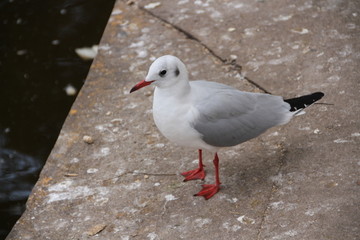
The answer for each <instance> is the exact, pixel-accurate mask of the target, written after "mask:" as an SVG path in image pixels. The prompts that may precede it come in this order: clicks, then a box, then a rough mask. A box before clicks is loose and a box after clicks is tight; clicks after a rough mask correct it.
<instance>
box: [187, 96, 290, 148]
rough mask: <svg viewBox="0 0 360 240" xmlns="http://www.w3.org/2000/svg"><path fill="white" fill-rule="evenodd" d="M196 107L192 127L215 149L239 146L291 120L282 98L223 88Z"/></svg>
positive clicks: (287, 105) (286, 105)
mask: <svg viewBox="0 0 360 240" xmlns="http://www.w3.org/2000/svg"><path fill="white" fill-rule="evenodd" d="M195 108H196V109H197V110H198V112H199V117H198V118H197V119H195V121H194V122H193V123H192V124H193V127H194V128H195V129H196V130H197V131H198V132H200V133H201V134H202V139H203V140H204V141H205V142H206V143H207V144H210V145H212V146H217V147H229V146H234V145H237V144H240V143H242V142H245V141H247V140H250V139H252V138H254V137H257V136H258V135H260V134H261V133H263V132H265V131H266V130H267V129H268V128H270V127H273V126H276V125H280V124H285V123H287V122H288V121H289V120H290V119H291V117H292V114H291V113H290V111H289V110H290V105H289V104H287V103H285V102H284V101H283V99H282V97H278V96H273V95H269V94H260V93H248V92H241V91H238V90H235V89H222V90H221V91H219V92H217V93H215V94H214V95H212V96H211V97H209V99H203V100H202V101H201V102H198V104H196V106H195Z"/></svg>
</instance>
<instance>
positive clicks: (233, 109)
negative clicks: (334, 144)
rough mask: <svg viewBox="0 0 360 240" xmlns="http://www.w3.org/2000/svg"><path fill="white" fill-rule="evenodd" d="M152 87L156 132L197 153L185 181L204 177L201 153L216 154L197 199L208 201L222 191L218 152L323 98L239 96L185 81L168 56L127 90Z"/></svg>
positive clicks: (221, 88) (220, 87)
mask: <svg viewBox="0 0 360 240" xmlns="http://www.w3.org/2000/svg"><path fill="white" fill-rule="evenodd" d="M150 84H151V85H154V86H155V92H154V101H153V117H154V120H155V124H156V126H157V127H158V128H159V130H160V132H161V133H162V134H163V135H164V136H165V137H166V138H168V139H169V140H170V141H172V142H174V143H176V144H178V145H181V146H186V147H193V148H196V149H198V152H199V167H198V168H197V169H195V170H191V171H188V172H184V173H182V175H183V176H184V177H185V180H184V181H188V180H194V179H202V180H203V179H204V178H205V170H204V165H203V162H202V149H206V150H209V151H211V152H214V154H215V157H214V160H213V163H214V166H215V179H216V180H215V184H204V185H202V187H203V189H202V190H201V191H200V192H198V193H197V194H195V196H203V197H205V199H209V198H211V197H212V196H213V195H214V194H215V193H217V192H218V191H219V189H220V184H221V183H220V178H219V157H218V154H217V152H218V150H219V149H220V148H222V147H231V146H235V145H237V144H240V143H242V142H245V141H247V140H250V139H252V138H255V137H257V136H259V135H260V134H261V133H263V132H265V131H266V130H267V129H268V128H271V127H273V126H277V125H281V124H285V123H287V122H289V120H290V119H291V118H292V117H293V116H294V115H295V114H296V113H298V112H299V111H301V109H303V108H305V107H307V106H309V105H311V104H312V103H314V102H316V101H317V100H319V99H321V98H322V97H323V96H324V94H323V93H321V92H316V93H313V94H310V95H306V96H302V97H298V98H293V99H288V100H284V99H283V98H282V97H279V96H273V95H269V94H262V93H251V92H242V91H239V90H237V89H235V88H233V87H230V86H227V85H224V84H221V83H216V82H209V81H202V80H199V81H189V80H188V72H187V70H186V67H185V65H184V63H183V62H182V61H181V60H180V59H178V58H177V57H174V56H170V55H166V56H162V57H160V58H158V59H156V60H155V61H154V62H153V63H152V64H151V66H150V69H149V72H148V74H147V76H146V78H145V80H143V81H141V82H139V83H138V84H136V85H135V86H134V87H133V88H132V89H131V91H130V92H134V91H136V90H138V89H140V88H142V87H145V86H147V85H150Z"/></svg>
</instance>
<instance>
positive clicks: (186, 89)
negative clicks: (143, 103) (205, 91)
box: [156, 79, 190, 98]
mask: <svg viewBox="0 0 360 240" xmlns="http://www.w3.org/2000/svg"><path fill="white" fill-rule="evenodd" d="M156 91H157V92H158V93H159V94H161V95H163V96H167V97H175V98H182V97H186V96H187V95H188V94H189V93H190V84H189V81H188V80H187V79H183V80H181V81H176V82H175V83H173V84H171V85H169V86H157V87H156Z"/></svg>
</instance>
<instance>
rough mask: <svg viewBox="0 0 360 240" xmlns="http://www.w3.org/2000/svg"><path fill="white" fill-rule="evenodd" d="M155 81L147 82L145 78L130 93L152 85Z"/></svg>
mask: <svg viewBox="0 0 360 240" xmlns="http://www.w3.org/2000/svg"><path fill="white" fill-rule="evenodd" d="M152 82H153V81H150V82H146V81H145V80H142V81H141V82H139V83H138V84H136V85H135V86H134V87H133V88H132V89H131V90H130V93H132V92H135V91H136V90H139V89H140V88H143V87H146V86H147V85H150V84H151V83H152Z"/></svg>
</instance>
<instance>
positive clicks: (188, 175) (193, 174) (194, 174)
mask: <svg viewBox="0 0 360 240" xmlns="http://www.w3.org/2000/svg"><path fill="white" fill-rule="evenodd" d="M204 167H205V165H204V164H203V163H202V150H201V149H199V167H198V168H197V169H194V170H190V171H187V172H183V173H181V175H183V176H184V177H185V179H184V182H186V181H189V180H195V179H201V180H204V178H205V170H204Z"/></svg>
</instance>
